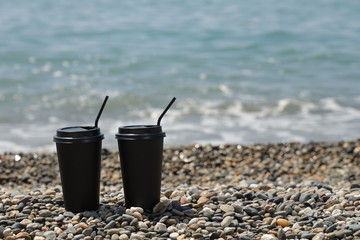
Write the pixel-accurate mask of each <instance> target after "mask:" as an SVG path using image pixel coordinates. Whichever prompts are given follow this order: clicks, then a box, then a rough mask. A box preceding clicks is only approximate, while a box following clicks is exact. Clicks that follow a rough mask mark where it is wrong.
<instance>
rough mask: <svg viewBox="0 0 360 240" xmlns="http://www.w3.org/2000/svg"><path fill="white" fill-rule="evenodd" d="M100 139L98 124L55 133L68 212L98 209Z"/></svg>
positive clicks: (61, 129) (102, 136)
mask: <svg viewBox="0 0 360 240" xmlns="http://www.w3.org/2000/svg"><path fill="white" fill-rule="evenodd" d="M102 139H104V135H103V134H101V133H100V129H99V128H98V127H82V126H80V127H66V128H60V129H58V130H57V135H56V136H54V142H56V149H57V155H58V162H59V168H60V176H61V184H62V190H63V195H64V204H65V209H66V210H67V211H72V212H82V211H91V210H97V209H98V208H99V195H100V170H101V144H102Z"/></svg>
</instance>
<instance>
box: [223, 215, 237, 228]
mask: <svg viewBox="0 0 360 240" xmlns="http://www.w3.org/2000/svg"><path fill="white" fill-rule="evenodd" d="M233 219H234V218H233V217H231V216H227V217H225V218H224V219H223V220H222V221H221V223H220V225H221V227H228V226H229V225H230V223H231V221H232V220H233Z"/></svg>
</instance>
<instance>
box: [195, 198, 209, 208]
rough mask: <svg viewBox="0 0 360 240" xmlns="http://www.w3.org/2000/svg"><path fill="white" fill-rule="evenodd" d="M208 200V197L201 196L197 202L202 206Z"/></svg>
mask: <svg viewBox="0 0 360 240" xmlns="http://www.w3.org/2000/svg"><path fill="white" fill-rule="evenodd" d="M208 201H209V199H208V198H207V197H200V198H199V199H198V200H197V204H198V205H200V206H204V205H205V203H207V202H208Z"/></svg>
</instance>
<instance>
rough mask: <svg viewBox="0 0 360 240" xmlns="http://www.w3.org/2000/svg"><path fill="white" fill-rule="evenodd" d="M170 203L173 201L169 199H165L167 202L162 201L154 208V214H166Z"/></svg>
mask: <svg viewBox="0 0 360 240" xmlns="http://www.w3.org/2000/svg"><path fill="white" fill-rule="evenodd" d="M170 203H171V201H170V200H169V199H165V200H162V201H160V202H159V203H158V204H156V205H155V207H154V208H153V212H154V213H163V212H165V211H166V209H167V207H168V206H169V204H170Z"/></svg>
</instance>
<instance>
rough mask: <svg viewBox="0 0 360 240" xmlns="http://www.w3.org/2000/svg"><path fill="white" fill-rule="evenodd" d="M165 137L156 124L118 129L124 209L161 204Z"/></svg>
mask: <svg viewBox="0 0 360 240" xmlns="http://www.w3.org/2000/svg"><path fill="white" fill-rule="evenodd" d="M165 136H166V135H165V132H163V131H162V129H161V126H158V125H135V126H124V127H120V128H119V131H118V133H117V134H116V139H117V140H118V146H119V155H120V164H121V173H122V180H123V187H124V194H125V205H126V207H127V208H130V207H132V206H134V207H135V206H136V207H142V208H143V209H146V210H152V209H153V207H154V206H155V205H156V204H157V203H158V202H159V201H160V190H161V172H162V160H163V143H164V137H165Z"/></svg>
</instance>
